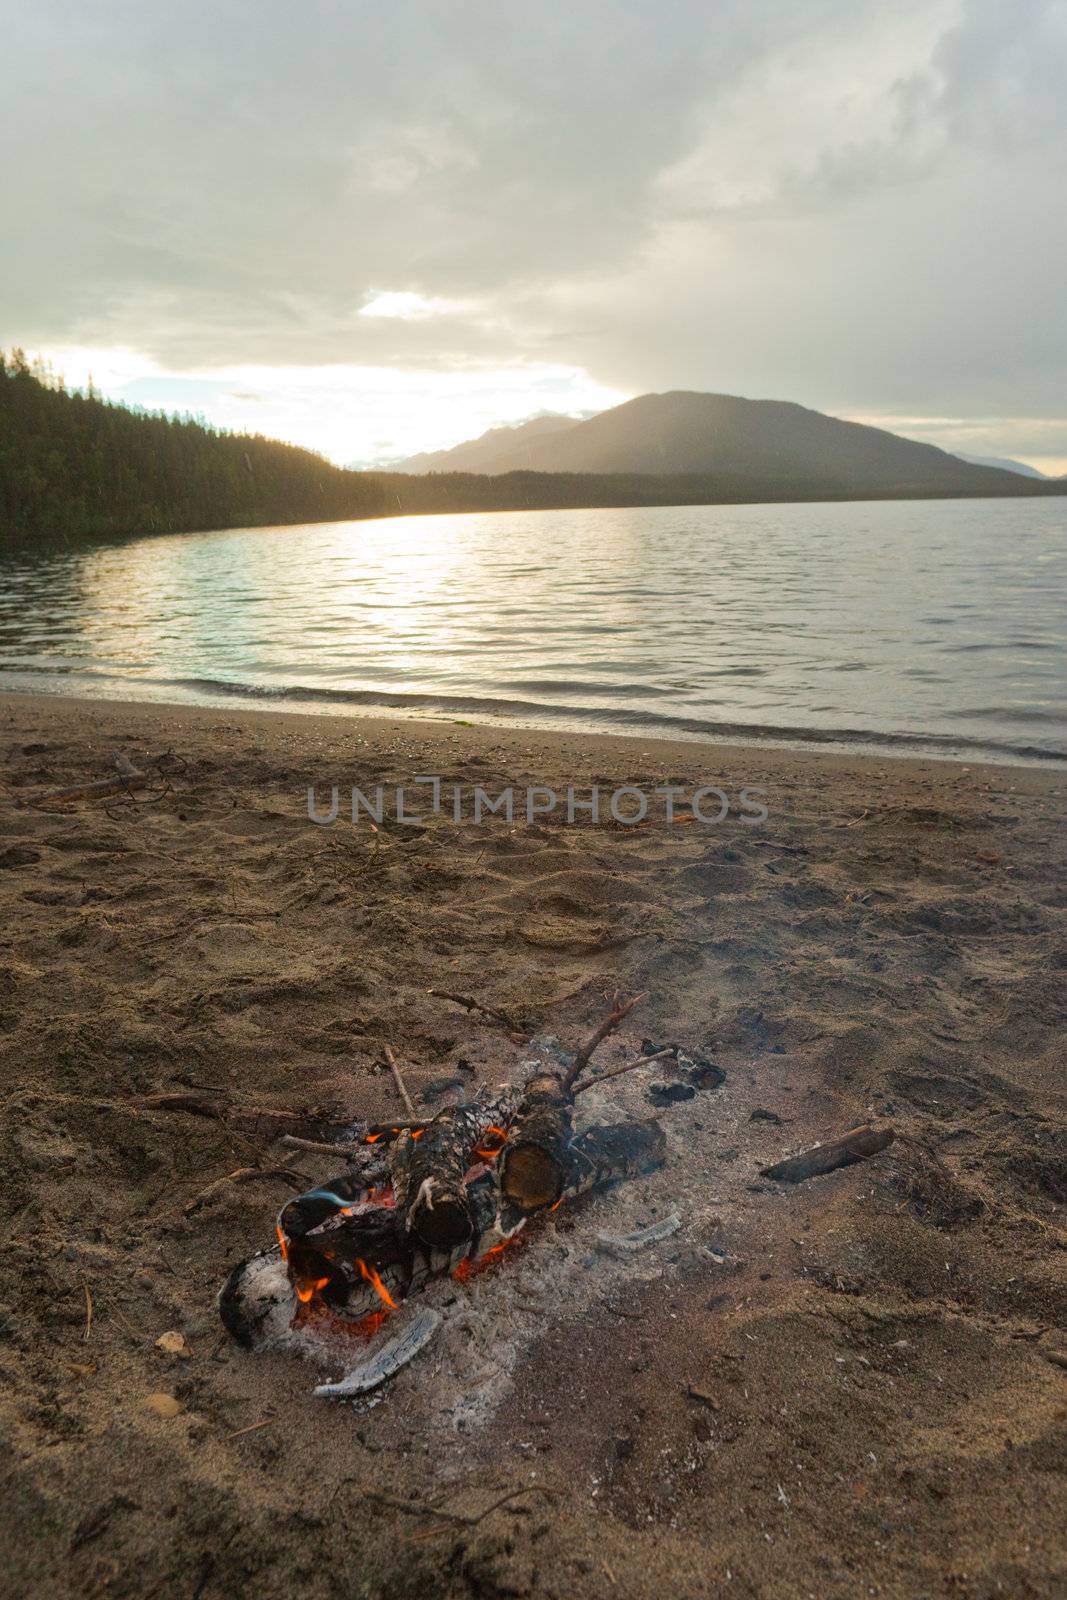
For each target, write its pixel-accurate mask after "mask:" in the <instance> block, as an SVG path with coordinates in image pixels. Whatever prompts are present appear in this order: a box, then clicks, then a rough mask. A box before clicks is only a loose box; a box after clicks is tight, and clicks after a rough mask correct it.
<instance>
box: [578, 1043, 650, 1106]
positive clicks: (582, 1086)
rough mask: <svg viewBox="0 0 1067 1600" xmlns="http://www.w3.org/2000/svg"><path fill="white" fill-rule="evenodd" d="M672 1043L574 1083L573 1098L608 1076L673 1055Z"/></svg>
mask: <svg viewBox="0 0 1067 1600" xmlns="http://www.w3.org/2000/svg"><path fill="white" fill-rule="evenodd" d="M674 1049H675V1047H674V1045H672V1044H669V1045H666V1046H665V1047H664V1048H663V1049H662V1050H657V1051H656V1052H655V1054H654V1055H649V1056H638V1058H637V1060H636V1061H628V1062H627V1063H626V1065H625V1066H624V1067H613V1068H612V1069H611V1071H610V1072H601V1073H599V1074H598V1075H597V1077H595V1078H586V1080H585V1082H584V1083H576V1084H575V1085H574V1088H573V1089H572V1090H571V1094H572V1095H573V1096H574V1098H575V1099H577V1097H578V1096H579V1095H580V1094H584V1093H585V1091H586V1090H587V1089H595V1088H596V1087H597V1085H598V1084H601V1083H607V1082H608V1080H609V1079H610V1078H621V1077H622V1075H623V1073H625V1072H636V1071H637V1069H638V1067H647V1066H648V1065H649V1064H650V1062H653V1061H661V1060H662V1059H663V1057H664V1056H673V1055H674Z"/></svg>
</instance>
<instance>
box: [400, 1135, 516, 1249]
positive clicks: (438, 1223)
mask: <svg viewBox="0 0 1067 1600" xmlns="http://www.w3.org/2000/svg"><path fill="white" fill-rule="evenodd" d="M485 1132H486V1128H485V1114H484V1110H482V1108H480V1107H478V1106H476V1105H465V1106H446V1107H445V1108H444V1110H443V1111H440V1112H438V1114H437V1116H436V1117H434V1119H433V1121H432V1122H428V1123H427V1124H426V1126H425V1127H424V1128H421V1129H417V1128H415V1129H405V1130H404V1131H403V1132H402V1133H401V1134H400V1137H399V1138H398V1139H397V1140H396V1142H395V1144H394V1145H393V1149H392V1161H391V1166H392V1173H393V1188H394V1190H395V1191H396V1209H397V1212H398V1214H399V1216H400V1219H401V1223H402V1226H403V1227H404V1228H405V1229H406V1230H407V1231H408V1232H412V1231H413V1232H415V1233H416V1234H417V1235H418V1236H419V1238H420V1239H421V1241H422V1243H423V1244H424V1245H426V1246H427V1248H428V1249H431V1250H453V1249H455V1247H456V1246H457V1245H460V1244H464V1243H465V1242H466V1241H467V1240H468V1239H469V1238H470V1237H471V1234H472V1232H473V1231H474V1222H473V1218H472V1216H471V1208H470V1199H469V1193H468V1189H467V1186H466V1184H465V1182H464V1180H465V1178H466V1176H467V1172H468V1169H469V1168H470V1165H471V1152H472V1151H473V1150H474V1148H475V1146H476V1145H477V1144H478V1141H479V1140H480V1139H481V1138H482V1137H483V1134H484V1133H485ZM500 1132H501V1134H502V1135H503V1129H501V1130H500ZM494 1154H495V1152H494Z"/></svg>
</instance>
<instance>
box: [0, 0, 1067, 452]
mask: <svg viewBox="0 0 1067 1600" xmlns="http://www.w3.org/2000/svg"><path fill="white" fill-rule="evenodd" d="M0 26H2V29H3V35H2V36H3V37H4V39H5V72H4V90H3V94H2V95H0V141H2V148H3V150H4V156H3V160H2V166H0V206H2V211H0V215H2V217H3V233H4V244H3V250H2V253H0V344H4V345H7V346H11V345H13V344H19V345H22V346H23V347H24V348H26V349H27V350H28V351H30V352H33V353H41V354H45V355H47V356H50V357H51V359H52V360H53V361H54V363H55V365H56V366H57V368H59V369H60V370H62V371H63V372H64V373H65V374H66V376H67V378H68V381H71V382H83V381H84V379H85V376H86V374H87V373H88V372H89V371H91V372H92V374H93V376H94V379H95V381H96V383H97V386H98V387H100V388H101V389H103V390H104V391H105V392H107V393H109V394H113V395H116V396H118V397H121V398H124V399H127V400H129V401H131V402H134V403H137V404H142V405H149V406H157V405H162V406H164V407H166V408H167V409H174V410H191V411H194V412H199V413H201V414H203V415H204V416H206V417H208V418H209V419H210V420H212V421H215V422H218V423H221V424H224V425H226V426H232V427H241V428H250V429H255V430H258V431H262V432H266V433H271V434H275V435H278V436H280V437H283V438H287V439H292V440H294V441H296V442H298V443H301V444H307V445H310V446H312V447H314V448H316V449H320V450H322V451H324V452H325V453H326V454H328V455H330V456H332V457H333V458H334V459H336V460H339V461H345V462H349V461H353V462H360V463H362V462H373V461H380V460H387V459H391V458H395V457H397V456H400V455H404V454H407V453H409V452H412V451H415V450H420V449H432V448H437V447H439V446H441V445H446V444H451V443H455V442H456V441H458V440H459V439H462V438H466V437H469V436H471V435H472V434H477V433H480V432H482V431H483V430H484V429H485V428H487V427H489V426H491V425H493V424H495V423H498V422H503V421H515V420H519V419H521V418H523V417H526V416H529V415H531V414H534V413H536V412H539V411H545V410H562V411H568V412H573V413H580V412H586V411H593V410H598V409H603V408H604V407H605V406H607V405H611V404H613V403H615V402H616V401H618V400H620V399H623V398H626V397H627V396H629V395H633V394H638V393H642V392H645V391H648V390H663V389H671V388H692V389H706V390H719V391H726V392H730V393H737V394H745V395H751V396H770V397H775V398H781V399H792V400H798V401H801V402H803V403H805V404H808V405H812V406H816V407H818V408H820V409H822V410H826V411H830V412H833V413H835V414H837V415H840V416H848V417H860V418H864V419H867V420H872V421H877V422H880V423H883V424H884V425H885V426H889V427H893V428H895V429H896V430H897V431H899V432H902V433H907V434H910V435H912V436H914V437H917V438H924V439H929V440H931V441H933V442H936V443H942V444H945V445H946V446H947V447H949V448H961V449H967V450H971V451H974V452H978V453H987V454H1005V455H1016V456H1020V457H1022V458H1024V459H1026V460H1029V461H1032V462H1035V463H1037V464H1038V465H1041V466H1044V467H1045V468H1046V469H1049V470H1059V471H1067V315H1065V312H1064V299H1065V295H1064V284H1065V282H1067V271H1065V266H1067V206H1065V205H1064V197H1063V185H1064V172H1065V171H1067V96H1065V95H1064V92H1063V84H1064V81H1065V73H1067V0H804V3H803V4H802V5H801V4H797V3H796V0H654V3H652V0H538V4H537V5H530V6H525V7H517V6H503V5H501V4H500V0H390V4H389V5H388V6H387V7H386V6H378V5H373V6H372V5H370V4H366V3H364V0H301V3H300V4H294V3H293V0H169V3H168V4H162V3H153V0H92V3H91V4H86V0H35V4H34V5H33V6H32V7H31V6H29V5H27V4H26V3H25V0H0Z"/></svg>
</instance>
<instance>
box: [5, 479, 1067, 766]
mask: <svg viewBox="0 0 1067 1600" xmlns="http://www.w3.org/2000/svg"><path fill="white" fill-rule="evenodd" d="M1065 616H1067V503H1065V502H1063V501H1056V500H1053V499H1048V500H1015V501H931V502H918V501H910V502H906V503H903V504H894V503H891V502H880V503H876V504H853V505H841V504H837V505H821V506H820V505H803V506H800V505H795V506H788V505H786V506H741V507H722V506H708V507H660V508H651V509H650V508H641V509H636V510H614V511H591V510H586V511H580V512H531V513H521V512H513V513H509V514H508V515H506V516H492V515H485V516H451V517H445V516H442V517H423V518H397V519H393V520H383V521H380V522H362V523H324V524H315V525H311V526H307V527H299V528H265V529H227V530H224V531H220V532H215V533H204V534H190V535H180V536H171V537H167V538H154V539H134V540H127V541H119V542H112V543H110V544H107V545H101V546H98V547H95V548H92V549H78V550H56V549H55V548H53V549H51V550H49V551H48V552H47V553H37V552H32V551H30V552H27V551H25V550H22V551H20V552H18V553H17V554H11V553H9V554H8V555H6V556H4V557H0V674H2V679H0V681H2V682H3V683H4V684H5V686H7V687H21V688H44V689H49V688H50V689H53V690H54V689H57V688H62V689H64V690H67V691H76V692H82V693H88V694H93V695H103V696H105V697H113V698H129V697H132V698H145V697H148V698H153V699H157V700H158V699H164V698H167V697H170V698H178V699H182V700H185V701H191V702H197V701H200V702H202V703H205V704H218V703H220V702H221V701H223V700H227V699H229V700H232V701H233V703H235V704H241V703H248V702H254V703H259V704H262V705H265V706H271V705H277V706H279V707H281V706H292V707H297V706H306V707H316V706H317V707H319V708H325V709H336V710H344V709H345V708H347V707H352V708H359V709H364V710H373V709H375V708H377V709H380V710H382V711H393V712H400V713H405V714H409V715H411V714H416V713H423V714H430V715H439V716H446V717H447V716H451V717H455V718H461V719H466V718H470V719H480V720H491V721H495V722H501V721H504V722H506V721H516V720H522V721H526V722H530V723H535V724H537V725H540V726H544V727H555V728H568V727H569V728H575V729H581V730H588V731H595V730H597V729H600V730H603V731H618V732H631V733H635V734H641V735H643V736H647V735H651V734H655V733H661V734H663V735H664V736H666V737H671V738H685V739H689V738H706V739H731V738H733V739H746V740H749V739H759V738H763V739H771V740H773V741H775V742H778V743H781V742H784V743H790V744H818V745H823V746H829V747H838V748H840V747H842V746H845V745H847V746H849V747H867V748H870V749H875V750H884V751H886V752H889V753H894V752H897V753H905V752H908V751H916V752H923V753H928V754H938V755H956V756H963V757H969V758H970V757H980V756H983V755H985V756H989V757H992V758H995V759H1002V760H1004V759H1008V760H1025V761H1041V762H1061V761H1063V760H1065V759H1067V646H1065V641H1064V629H1063V619H1064V617H1065Z"/></svg>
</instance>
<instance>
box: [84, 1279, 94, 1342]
mask: <svg viewBox="0 0 1067 1600" xmlns="http://www.w3.org/2000/svg"><path fill="white" fill-rule="evenodd" d="M82 1288H83V1289H84V1290H85V1332H84V1333H83V1334H82V1338H83V1339H84V1340H85V1342H86V1344H88V1342H89V1335H90V1334H91V1333H92V1331H93V1292H92V1290H91V1289H90V1288H89V1285H88V1284H87V1283H83V1284H82Z"/></svg>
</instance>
